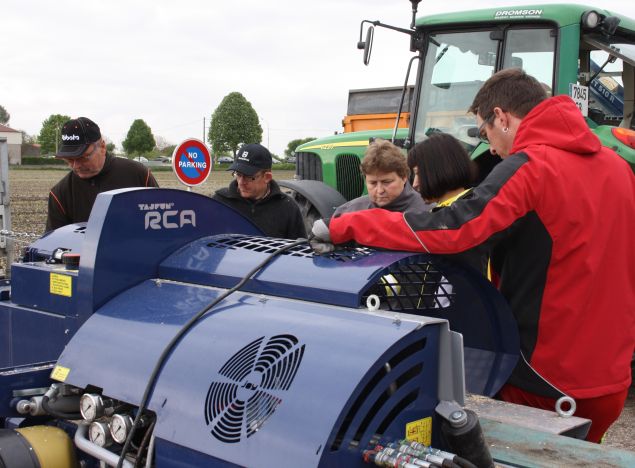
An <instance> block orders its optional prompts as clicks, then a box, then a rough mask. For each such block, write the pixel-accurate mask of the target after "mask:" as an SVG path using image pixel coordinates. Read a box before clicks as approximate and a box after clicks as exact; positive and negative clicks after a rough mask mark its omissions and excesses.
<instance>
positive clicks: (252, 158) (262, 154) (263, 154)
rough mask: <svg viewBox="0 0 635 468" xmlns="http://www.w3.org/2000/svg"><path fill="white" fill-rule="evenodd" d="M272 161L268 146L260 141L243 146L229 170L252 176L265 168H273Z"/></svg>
mask: <svg viewBox="0 0 635 468" xmlns="http://www.w3.org/2000/svg"><path fill="white" fill-rule="evenodd" d="M271 162H272V161H271V153H270V152H269V150H268V149H267V148H265V147H264V146H262V145H260V144H258V143H250V144H248V145H243V146H241V148H240V149H239V150H238V154H237V155H236V159H235V160H234V164H232V165H231V166H229V169H227V170H228V171H236V172H240V173H241V174H245V175H248V176H252V175H254V174H256V173H258V172H259V171H262V170H264V169H271Z"/></svg>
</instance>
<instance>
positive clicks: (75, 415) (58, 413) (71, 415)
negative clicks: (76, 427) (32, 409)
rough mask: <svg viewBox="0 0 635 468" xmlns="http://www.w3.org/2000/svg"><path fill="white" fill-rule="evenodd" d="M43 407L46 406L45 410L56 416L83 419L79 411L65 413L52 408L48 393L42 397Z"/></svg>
mask: <svg viewBox="0 0 635 468" xmlns="http://www.w3.org/2000/svg"><path fill="white" fill-rule="evenodd" d="M42 408H44V411H46V412H47V413H48V414H50V415H51V416H55V417H56V418H60V419H82V415H81V414H80V413H79V412H77V413H63V412H62V411H56V410H54V409H53V408H51V405H49V397H48V396H47V395H44V396H43V397H42Z"/></svg>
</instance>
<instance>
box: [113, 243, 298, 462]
mask: <svg viewBox="0 0 635 468" xmlns="http://www.w3.org/2000/svg"><path fill="white" fill-rule="evenodd" d="M306 243H307V239H297V240H296V241H294V242H292V243H291V244H288V245H285V246H283V247H280V248H279V249H278V250H276V251H275V252H272V253H271V254H270V255H269V256H267V258H265V259H264V260H263V261H262V262H260V264H258V265H257V266H256V267H254V268H253V269H252V270H251V271H250V272H249V273H247V274H246V275H245V277H244V278H243V279H242V280H240V281H239V282H238V284H236V286H234V287H233V288H231V289H229V290H227V291H225V292H224V293H223V294H221V295H220V296H218V297H217V298H216V299H214V300H213V301H212V302H210V303H209V304H208V305H206V306H205V307H203V309H201V310H200V311H199V312H197V313H196V314H195V315H194V316H193V317H192V318H190V319H189V320H188V321H187V323H185V325H183V326H182V327H181V329H180V330H179V331H178V332H177V333H176V335H174V337H173V338H172V339H171V340H170V342H169V343H168V344H167V345H166V347H165V348H164V349H163V351H162V352H161V356H159V359H158V360H157V363H156V364H155V366H154V369H153V370H152V373H151V374H150V378H149V379H148V384H147V385H146V388H145V391H144V392H143V397H142V398H141V401H140V402H139V408H138V410H137V415H136V416H135V419H134V422H133V423H132V427H131V428H130V433H129V434H128V437H127V438H126V443H125V444H124V446H123V448H122V449H121V455H120V456H119V462H118V463H117V468H121V467H122V464H123V462H124V460H125V457H126V453H128V450H129V449H130V444H131V442H132V438H133V437H134V435H135V432H136V430H137V427H138V425H139V421H140V420H141V415H142V414H143V412H144V411H145V409H146V406H147V404H148V399H149V397H150V394H151V393H152V391H153V390H154V386H155V385H156V380H157V378H158V377H159V373H160V372H161V370H162V368H163V365H164V364H165V361H166V359H167V357H168V356H169V355H170V353H171V352H172V350H173V349H174V348H175V346H176V345H177V344H178V343H179V342H180V341H181V338H183V336H184V335H185V334H186V333H187V332H188V331H189V330H190V329H191V328H192V327H193V326H194V325H195V324H196V322H198V321H199V320H200V319H201V318H202V317H203V316H204V315H205V314H206V313H207V312H209V311H210V310H211V309H212V308H213V307H214V306H216V304H218V303H219V302H221V301H222V300H224V299H225V298H227V296H229V295H230V294H232V293H234V292H236V291H238V290H239V289H240V288H242V287H243V286H244V285H245V283H247V281H249V280H250V279H251V278H252V277H253V276H254V275H255V274H256V273H258V272H259V271H260V270H262V269H263V268H264V267H265V266H266V265H267V264H268V263H269V262H270V261H271V260H273V259H274V258H275V257H277V256H278V255H280V254H281V253H283V252H286V251H287V250H291V249H292V248H294V247H297V246H298V245H302V244H306Z"/></svg>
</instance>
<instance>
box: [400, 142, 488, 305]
mask: <svg viewBox="0 0 635 468" xmlns="http://www.w3.org/2000/svg"><path fill="white" fill-rule="evenodd" d="M408 166H409V167H410V170H411V171H412V173H413V174H414V180H413V181H412V186H413V188H414V189H415V190H417V191H418V192H419V193H420V194H421V197H422V198H423V199H424V200H425V202H426V203H436V206H435V207H434V208H432V210H431V211H438V210H442V209H444V208H445V207H447V206H450V205H451V204H452V203H454V202H455V201H456V200H459V199H467V198H470V197H471V196H472V188H471V186H472V183H473V182H474V179H475V177H476V166H475V164H474V163H473V162H472V160H471V159H470V156H469V155H468V154H467V152H466V151H465V148H463V146H462V145H461V143H460V142H459V141H458V140H457V139H456V138H454V137H453V136H452V135H448V134H447V133H435V134H432V135H430V136H429V137H428V138H427V139H425V140H423V141H420V142H419V143H417V144H416V145H415V146H414V147H413V148H412V149H411V150H410V151H409V152H408ZM450 257H451V258H454V259H455V260H457V261H459V262H461V263H465V264H468V265H470V266H471V267H472V268H474V269H476V270H477V271H479V272H481V273H482V274H483V275H484V276H486V277H487V278H488V279H489V278H490V276H491V275H490V274H489V271H488V252H487V251H486V250H485V249H479V248H475V249H470V250H467V251H465V252H462V253H460V254H454V255H451V256H450ZM437 274H438V273H437ZM436 280H437V282H438V283H439V284H445V286H439V290H438V291H437V294H435V295H434V296H436V298H435V299H434V301H433V303H432V306H433V307H441V308H443V307H448V306H449V305H450V301H449V299H448V296H449V294H450V293H451V292H452V285H448V284H447V280H445V279H444V278H443V277H441V276H440V275H439V278H436ZM425 282H426V283H429V284H434V281H431V278H427V279H426V281H425ZM426 305H427V306H430V304H426Z"/></svg>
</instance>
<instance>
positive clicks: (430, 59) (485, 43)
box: [414, 26, 556, 151]
mask: <svg viewBox="0 0 635 468" xmlns="http://www.w3.org/2000/svg"><path fill="white" fill-rule="evenodd" d="M427 40H428V46H427V50H426V54H425V59H424V62H423V64H422V67H423V69H422V71H421V73H422V75H421V77H422V79H421V97H420V99H419V103H418V108H417V116H416V122H415V134H414V139H415V142H417V141H420V140H422V139H424V138H425V137H426V136H427V135H430V134H431V133H434V132H444V133H450V134H451V135H453V136H455V137H456V138H458V139H459V140H461V141H462V142H463V143H464V144H465V146H466V148H467V149H468V150H470V151H471V150H472V149H474V148H475V147H476V146H477V145H478V144H479V139H478V138H477V137H475V136H470V134H468V130H470V129H471V128H474V127H475V125H476V119H475V117H474V116H473V115H472V114H468V112H467V110H468V108H469V107H470V105H471V104H472V101H473V100H474V96H475V95H476V93H477V92H478V90H479V89H480V88H481V86H482V85H483V83H484V82H485V81H486V80H487V79H488V78H489V77H490V76H492V75H493V74H494V73H495V72H496V71H498V70H500V69H502V68H512V67H518V68H522V69H524V70H525V71H526V72H527V73H529V74H530V75H533V76H535V77H536V78H537V79H538V80H539V81H541V82H542V83H544V85H545V88H546V89H547V90H548V91H549V92H551V89H552V87H553V71H554V60H555V48H556V34H555V33H554V31H553V28H551V27H534V28H528V27H524V28H520V27H517V26H510V27H507V28H496V29H491V30H480V31H465V32H453V33H438V34H430V35H429V36H427ZM501 54H502V55H501Z"/></svg>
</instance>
